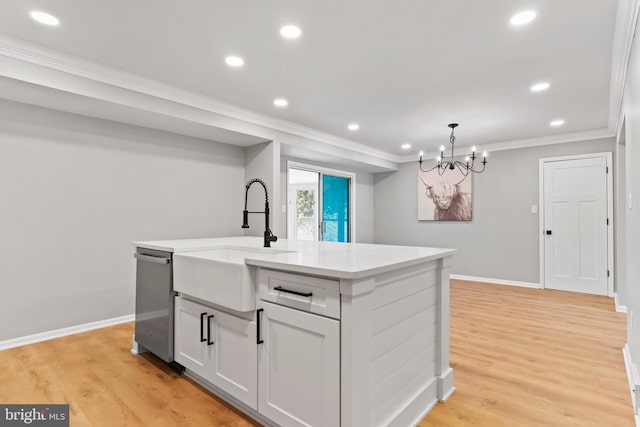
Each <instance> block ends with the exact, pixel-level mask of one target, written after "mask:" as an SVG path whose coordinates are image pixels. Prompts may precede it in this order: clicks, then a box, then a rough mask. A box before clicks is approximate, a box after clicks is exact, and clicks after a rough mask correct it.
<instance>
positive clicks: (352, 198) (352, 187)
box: [286, 160, 356, 243]
mask: <svg viewBox="0 0 640 427" xmlns="http://www.w3.org/2000/svg"><path fill="white" fill-rule="evenodd" d="M292 168H293V169H300V170H305V171H309V172H317V173H321V174H325V175H332V176H338V177H341V178H349V243H356V174H355V173H354V172H347V171H341V170H338V169H331V168H327V167H324V166H317V165H312V164H309V163H302V162H298V161H295V160H287V192H286V193H287V238H290V237H289V236H290V235H291V234H292V232H293V230H292V229H293V224H291V221H290V220H289V214H290V212H289V209H290V202H291V200H289V169H292ZM318 191H319V192H320V194H319V195H318V200H321V199H322V197H321V194H322V180H320V182H319V185H318ZM321 215H322V212H321V211H318V218H320V217H321Z"/></svg>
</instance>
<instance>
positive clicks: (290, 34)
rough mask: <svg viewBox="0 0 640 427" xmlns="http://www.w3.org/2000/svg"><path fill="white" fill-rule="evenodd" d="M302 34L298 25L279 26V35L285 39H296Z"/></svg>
mask: <svg viewBox="0 0 640 427" xmlns="http://www.w3.org/2000/svg"><path fill="white" fill-rule="evenodd" d="M301 34H302V30H301V29H300V27H298V26H296V25H285V26H284V27H280V35H281V36H282V37H284V38H285V39H297V38H298V37H300V35H301Z"/></svg>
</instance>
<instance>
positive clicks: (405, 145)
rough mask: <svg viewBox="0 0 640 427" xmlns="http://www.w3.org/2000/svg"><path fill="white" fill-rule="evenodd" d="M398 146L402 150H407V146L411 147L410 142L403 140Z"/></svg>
mask: <svg viewBox="0 0 640 427" xmlns="http://www.w3.org/2000/svg"><path fill="white" fill-rule="evenodd" d="M400 148H402V149H403V150H408V149H409V148H411V144H409V143H406V142H405V143H404V144H402V145H401V146H400Z"/></svg>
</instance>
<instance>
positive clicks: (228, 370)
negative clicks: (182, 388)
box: [175, 297, 258, 409]
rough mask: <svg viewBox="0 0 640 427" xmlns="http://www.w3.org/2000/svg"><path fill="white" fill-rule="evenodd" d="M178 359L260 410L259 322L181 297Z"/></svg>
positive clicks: (177, 322)
mask: <svg viewBox="0 0 640 427" xmlns="http://www.w3.org/2000/svg"><path fill="white" fill-rule="evenodd" d="M175 360H176V362H178V363H180V364H181V365H183V366H184V367H185V368H187V369H189V370H190V371H192V372H194V373H196V374H198V375H199V376H201V377H202V378H204V379H205V380H207V381H209V382H210V383H211V384H213V385H215V386H217V387H219V388H220V389H222V390H224V391H226V392H227V393H229V394H230V395H232V396H233V397H235V398H236V399H238V400H240V401H241V402H243V403H244V404H246V405H248V406H249V407H251V408H252V409H257V407H258V402H257V401H258V372H257V370H258V349H257V344H256V322H255V321H253V320H251V319H247V318H244V317H239V316H235V315H233V314H229V313H225V312H223V311H220V310H217V309H213V308H211V307H208V306H206V305H202V304H198V303H196V302H193V301H189V300H187V299H184V298H180V297H178V298H176V304H175Z"/></svg>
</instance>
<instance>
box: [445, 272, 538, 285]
mask: <svg viewBox="0 0 640 427" xmlns="http://www.w3.org/2000/svg"><path fill="white" fill-rule="evenodd" d="M449 277H450V278H452V279H457V280H467V281H469V282H483V283H494V284H496V285H508V286H519V287H521V288H534V289H541V288H542V287H541V286H540V283H533V282H519V281H517V280H504V279H492V278H490V277H476V276H463V275H462V274H450V275H449Z"/></svg>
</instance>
